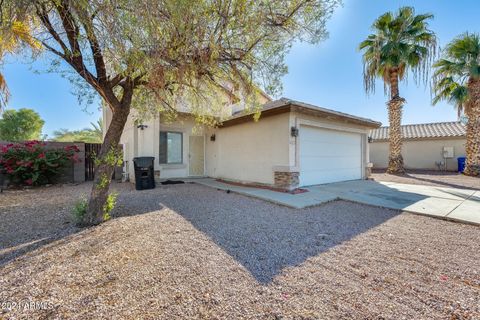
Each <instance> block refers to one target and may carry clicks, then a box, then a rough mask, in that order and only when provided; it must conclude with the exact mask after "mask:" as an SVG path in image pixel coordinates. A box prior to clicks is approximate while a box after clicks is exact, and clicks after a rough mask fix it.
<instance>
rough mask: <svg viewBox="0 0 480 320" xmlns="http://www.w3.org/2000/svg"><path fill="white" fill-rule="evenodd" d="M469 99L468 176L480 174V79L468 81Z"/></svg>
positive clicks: (466, 164)
mask: <svg viewBox="0 0 480 320" xmlns="http://www.w3.org/2000/svg"><path fill="white" fill-rule="evenodd" d="M468 94H469V101H468V106H467V108H466V112H465V113H466V115H467V118H468V123H467V142H466V144H465V153H466V156H467V159H466V163H465V171H464V172H463V173H464V174H465V175H468V176H479V175H480V80H474V79H470V80H469V81H468Z"/></svg>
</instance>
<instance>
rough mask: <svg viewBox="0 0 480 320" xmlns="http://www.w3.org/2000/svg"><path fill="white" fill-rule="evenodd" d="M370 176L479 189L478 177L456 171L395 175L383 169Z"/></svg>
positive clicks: (411, 182)
mask: <svg viewBox="0 0 480 320" xmlns="http://www.w3.org/2000/svg"><path fill="white" fill-rule="evenodd" d="M371 178H372V179H373V180H375V181H388V182H398V183H407V184H423V185H426V186H438V187H445V188H463V189H479V190H480V177H469V176H464V175H463V174H461V173H458V172H441V171H421V170H415V171H408V172H407V173H405V174H401V175H396V174H388V173H385V171H374V172H373V173H372V175H371Z"/></svg>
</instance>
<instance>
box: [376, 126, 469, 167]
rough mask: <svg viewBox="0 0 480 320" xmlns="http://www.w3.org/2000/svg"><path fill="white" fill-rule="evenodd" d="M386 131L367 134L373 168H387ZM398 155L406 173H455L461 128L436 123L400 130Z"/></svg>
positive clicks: (461, 147)
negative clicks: (435, 171) (400, 151)
mask: <svg viewBox="0 0 480 320" xmlns="http://www.w3.org/2000/svg"><path fill="white" fill-rule="evenodd" d="M388 132H389V129H388V127H381V128H377V129H374V130H372V131H371V132H370V138H369V140H370V143H369V145H370V161H371V162H372V163H373V168H378V169H385V168H387V166H388V137H389V133H388ZM402 137H403V148H402V155H403V160H404V163H405V168H407V169H421V170H448V171H456V170H457V158H458V157H464V156H465V142H466V138H465V125H463V124H462V123H461V122H438V123H423V124H410V125H403V126H402Z"/></svg>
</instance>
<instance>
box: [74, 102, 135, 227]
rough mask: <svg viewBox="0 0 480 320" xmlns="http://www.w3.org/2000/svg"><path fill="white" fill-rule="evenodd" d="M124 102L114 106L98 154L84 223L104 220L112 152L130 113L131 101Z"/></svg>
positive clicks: (96, 222) (85, 224) (112, 163)
mask: <svg viewBox="0 0 480 320" xmlns="http://www.w3.org/2000/svg"><path fill="white" fill-rule="evenodd" d="M130 102H131V101H128V102H126V103H122V104H120V105H119V106H117V107H114V108H112V110H113V116H112V121H111V123H110V126H109V127H108V130H107V133H106V135H105V139H104V141H103V144H102V147H101V148H100V152H99V154H98V155H97V156H96V164H95V177H94V180H93V186H92V191H91V193H90V199H89V202H88V206H87V212H86V214H85V216H84V219H83V222H82V224H83V225H84V226H90V225H97V224H100V223H102V222H103V220H104V219H103V206H104V204H105V202H106V200H107V197H108V189H109V187H110V182H111V180H112V175H113V171H114V169H115V163H114V162H112V157H111V155H112V152H113V150H117V148H118V144H119V142H120V137H121V135H122V132H123V128H124V127H125V123H126V122H127V118H128V115H129V113H130V104H131V103H130Z"/></svg>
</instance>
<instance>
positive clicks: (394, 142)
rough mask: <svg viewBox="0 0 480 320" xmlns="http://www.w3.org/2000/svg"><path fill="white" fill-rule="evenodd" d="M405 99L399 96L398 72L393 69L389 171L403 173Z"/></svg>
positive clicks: (389, 116)
mask: <svg viewBox="0 0 480 320" xmlns="http://www.w3.org/2000/svg"><path fill="white" fill-rule="evenodd" d="M404 103H405V99H403V98H401V97H400V96H399V91H398V72H397V71H396V70H392V71H391V72H390V101H388V103H387V105H388V121H389V125H390V129H389V133H390V136H389V142H390V152H389V156H388V169H387V172H388V173H403V172H405V170H404V168H403V157H402V133H401V122H402V107H403V104H404Z"/></svg>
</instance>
